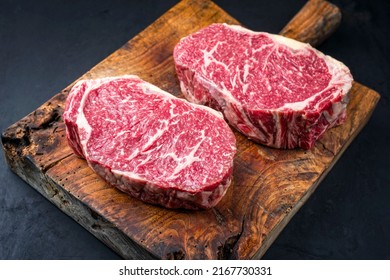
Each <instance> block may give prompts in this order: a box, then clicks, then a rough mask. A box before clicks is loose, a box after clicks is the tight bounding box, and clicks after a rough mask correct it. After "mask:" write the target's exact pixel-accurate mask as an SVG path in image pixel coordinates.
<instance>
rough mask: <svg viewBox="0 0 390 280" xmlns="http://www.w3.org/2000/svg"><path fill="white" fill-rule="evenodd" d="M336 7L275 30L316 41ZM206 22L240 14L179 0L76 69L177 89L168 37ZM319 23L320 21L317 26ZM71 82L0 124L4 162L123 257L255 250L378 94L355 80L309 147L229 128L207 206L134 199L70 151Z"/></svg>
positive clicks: (219, 255) (299, 200) (317, 178)
mask: <svg viewBox="0 0 390 280" xmlns="http://www.w3.org/2000/svg"><path fill="white" fill-rule="evenodd" d="M313 5H314V6H313ZM316 5H317V6H316ZM318 5H320V6H318ZM308 7H309V8H308ZM313 7H322V8H319V9H314V10H313ZM324 7H327V8H324ZM305 11H306V12H305ZM336 14H338V15H339V11H338V9H337V8H335V7H334V6H332V5H330V4H329V3H327V2H325V1H319V0H313V1H310V2H309V3H308V4H307V5H306V6H305V7H304V11H303V12H300V13H299V14H298V15H297V16H296V17H295V18H294V19H293V20H292V21H291V22H290V23H289V24H288V26H287V27H286V28H285V29H283V34H285V35H286V36H289V37H292V38H299V39H301V40H303V41H305V42H310V43H312V44H313V45H316V44H317V43H318V42H320V41H321V40H322V39H323V37H324V36H325V37H326V36H328V35H329V33H330V32H331V31H332V30H334V27H335V26H337V24H338V23H339V19H340V17H339V16H338V15H336ZM327 19H331V22H329V21H328V20H327ZM335 19H337V20H335ZM213 22H228V23H236V24H238V22H237V21H236V20H235V19H234V18H232V17H231V16H229V15H228V14H227V13H226V12H224V11H223V10H222V9H220V8H219V7H218V6H216V5H215V4H214V3H213V2H211V1H192V0H185V1H182V2H180V3H179V4H177V5H176V6H175V7H173V8H172V9H171V10H169V11H168V12H167V13H165V14H164V15H163V16H162V17H161V18H159V19H158V20H157V21H156V22H154V23H153V24H152V25H151V26H149V27H147V28H146V29H145V30H144V31H143V32H141V33H140V34H138V35H137V36H136V37H134V38H133V39H132V40H130V41H129V42H127V43H126V44H125V45H124V46H122V47H121V48H120V49H119V50H117V51H116V52H114V53H113V54H112V55H110V56H109V57H107V58H106V59H105V60H103V61H102V62H101V63H99V64H98V65H96V66H95V67H94V68H92V69H91V70H90V71H88V72H87V73H86V74H85V75H84V76H83V77H81V78H99V77H105V76H114V75H122V74H136V75H139V76H140V77H141V78H143V79H145V80H146V81H148V82H151V83H154V84H156V85H157V86H159V87H161V88H163V89H164V90H167V91H169V92H171V93H173V94H174V95H177V96H181V93H180V88H179V84H178V80H177V78H176V75H175V71H174V64H173V59H172V50H173V47H174V46H175V44H176V43H177V42H178V40H179V39H180V38H181V37H183V36H185V35H187V34H189V33H191V32H194V31H196V30H198V29H199V28H201V27H203V26H206V25H208V24H210V23H213ZM317 26H321V28H320V30H323V29H325V30H328V31H324V32H322V31H321V32H319V31H317V29H316V28H317ZM302 34H305V35H304V36H302ZM299 36H302V37H299ZM71 86H72V85H69V86H68V87H67V88H66V89H64V90H63V91H62V92H60V93H59V94H57V95H55V96H54V97H53V98H52V99H51V100H49V101H48V102H46V103H45V104H43V105H42V106H41V107H39V108H38V109H37V110H35V111H34V112H33V113H31V114H30V115H28V116H26V117H25V118H23V119H22V120H20V121H18V122H17V123H15V124H14V125H12V126H11V127H9V128H8V129H7V130H6V131H5V132H4V133H3V134H2V142H3V148H4V151H5V155H6V159H7V162H8V164H9V166H10V167H11V169H12V170H13V171H14V172H15V173H17V174H18V175H19V176H20V177H22V178H23V179H24V180H25V181H26V182H28V183H29V184H31V185H32V186H33V187H34V188H35V189H36V190H38V191H39V192H40V193H41V194H42V195H44V196H45V197H47V198H48V199H49V200H50V201H52V202H53V203H54V204H55V205H57V206H58V207H59V208H60V209H61V210H62V211H64V212H65V213H67V214H68V215H70V216H71V217H73V218H74V219H75V220H76V221H77V222H78V223H80V224H81V225H83V226H84V227H85V228H86V229H88V230H89V231H90V232H91V233H92V234H94V235H95V236H96V237H98V238H99V239H100V240H102V241H103V242H105V243H106V244H107V245H108V246H110V247H111V248H113V250H115V251H116V252H117V253H118V254H119V255H121V256H122V257H124V258H129V259H144V258H147V259H149V258H161V259H250V258H260V257H261V256H262V255H263V254H264V253H265V251H266V250H267V248H268V247H269V246H270V245H271V244H272V242H273V240H275V238H276V237H277V236H278V234H279V233H280V231H281V230H282V229H283V228H284V226H285V225H286V224H287V223H288V221H289V220H290V219H291V218H292V216H293V215H294V214H295V213H296V212H297V211H298V209H299V208H300V207H301V206H302V205H303V204H304V203H305V201H306V200H307V199H308V198H309V197H310V195H311V194H312V193H313V192H314V190H315V189H316V187H317V186H318V184H319V183H320V182H321V180H322V179H323V178H324V177H325V175H326V174H327V173H328V172H329V170H330V169H331V168H332V166H333V165H334V164H335V162H336V161H337V159H338V158H339V157H340V156H341V154H342V153H343V151H344V150H345V149H346V148H347V147H348V145H349V143H350V142H351V141H352V140H353V139H354V138H355V137H356V135H357V134H358V133H359V131H360V130H361V129H362V128H363V127H364V125H365V123H366V122H367V121H368V120H369V118H370V116H371V114H372V112H373V110H374V108H375V105H376V103H377V102H378V100H379V95H378V94H377V93H376V92H375V91H373V90H371V89H369V88H367V87H365V86H362V85H360V84H359V83H354V84H353V87H352V90H351V93H350V100H351V101H350V103H349V105H348V108H347V112H348V118H347V122H346V123H345V124H343V125H342V126H339V127H336V128H333V129H331V130H329V131H328V132H327V133H326V134H325V136H324V137H323V138H322V139H321V140H320V141H318V142H317V143H316V145H315V147H314V148H313V149H311V150H308V151H304V150H278V149H272V148H267V147H264V146H261V145H257V144H254V143H253V142H251V141H249V140H247V139H246V138H245V137H244V136H242V135H241V134H239V133H235V135H236V137H237V143H238V152H237V155H236V158H235V162H234V164H235V165H234V179H233V183H232V185H231V187H230V188H229V190H228V192H227V193H226V196H225V197H224V198H223V199H222V201H221V202H220V203H219V204H218V205H217V206H216V207H215V208H213V209H210V210H205V211H186V210H167V209H164V208H162V207H158V206H152V205H148V204H144V203H142V202H140V201H138V200H136V199H132V198H131V197H129V196H127V195H126V194H124V193H121V192H120V191H118V190H116V189H114V188H111V187H109V186H108V185H107V184H106V183H105V182H103V181H102V180H101V179H100V177H98V176H97V175H96V174H95V173H94V172H93V171H92V170H91V169H90V168H89V167H88V166H87V164H86V162H85V161H84V160H83V159H80V158H78V157H76V156H75V155H74V154H73V153H72V151H71V149H70V147H69V146H68V144H67V141H66V137H65V127H64V123H63V121H62V119H61V115H62V113H63V109H64V103H65V100H66V97H67V94H68V91H69V89H70V87H71Z"/></svg>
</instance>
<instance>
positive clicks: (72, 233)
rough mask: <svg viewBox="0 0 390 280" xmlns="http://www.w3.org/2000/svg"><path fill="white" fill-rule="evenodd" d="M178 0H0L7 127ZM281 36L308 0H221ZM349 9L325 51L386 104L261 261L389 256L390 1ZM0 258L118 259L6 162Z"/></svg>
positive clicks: (1, 115)
mask: <svg viewBox="0 0 390 280" xmlns="http://www.w3.org/2000/svg"><path fill="white" fill-rule="evenodd" d="M176 2H177V1H151V0H144V1H125V0H113V1H100V0H98V1H91V0H86V1H64V0H55V1H44V0H39V1H26V0H19V1H12V0H0V130H1V131H3V130H4V129H6V128H7V127H8V126H9V125H11V124H12V123H14V122H16V121H18V120H19V119H21V118H22V117H24V116H25V115H27V114H28V113H30V112H31V111H33V110H35V109H36V108H37V107H38V106H39V105H41V104H42V103H43V102H45V101H46V100H48V99H49V98H50V97H52V96H53V95H54V94H55V93H57V92H59V91H60V90H62V89H63V88H64V87H66V86H67V85H69V84H70V83H71V82H73V81H74V80H75V79H76V78H78V77H79V76H81V75H82V74H83V73H85V72H86V71H87V70H89V69H90V68H91V67H92V66H94V65H95V64H97V63H98V62H99V61H101V60H102V59H103V58H105V57H106V56H107V55H109V54H110V53H112V52H113V51H115V50H116V49H118V48H119V47H120V46H122V45H123V44H124V43H125V42H126V41H128V40H129V39H131V38H132V37H133V36H134V35H136V34H137V33H138V32H140V31H141V30H142V29H144V28H145V27H146V26H148V25H149V24H151V23H152V22H153V21H154V20H155V19H157V18H158V17H159V16H160V15H161V14H163V13H164V12H165V11H166V10H168V9H169V8H170V7H171V6H173V5H174V4H175V3H176ZM215 2H216V3H217V4H218V5H219V6H221V7H222V8H224V9H225V10H226V11H228V12H229V13H230V14H231V15H232V16H234V17H235V18H237V19H238V20H239V21H240V22H242V23H243V24H244V25H246V26H247V27H249V28H251V29H254V30H262V31H268V32H274V33H277V32H278V31H279V30H280V29H281V28H282V27H283V26H284V25H285V24H286V23H287V22H288V21H289V20H290V18H291V17H292V16H293V15H294V14H295V13H296V12H297V11H298V10H299V9H300V7H302V6H303V4H304V3H305V1H303V0H299V1H290V0H277V1H249V0H245V1H234V0H229V1H226V0H224V1H222V0H218V1H217V0H216V1H215ZM332 2H333V3H335V4H336V5H338V6H339V7H340V8H341V9H342V11H343V14H344V17H343V22H342V24H341V26H340V28H339V30H338V31H337V32H336V33H335V34H334V35H333V36H332V37H331V38H330V39H328V40H327V41H326V42H325V43H324V44H323V45H321V46H320V47H319V49H320V50H322V51H323V52H325V53H327V54H329V55H331V56H334V57H335V58H337V59H339V60H341V61H343V62H344V63H345V64H346V65H348V66H349V67H350V69H351V71H352V73H353V75H354V78H355V80H356V81H358V82H360V83H362V84H364V85H366V86H368V87H370V88H372V89H374V90H376V91H378V92H379V93H380V94H381V97H382V98H381V100H380V102H379V104H378V106H377V109H376V110H375V112H374V115H373V117H372V119H371V120H370V122H369V123H368V125H367V126H366V127H365V128H364V130H363V131H362V133H361V134H360V135H359V136H358V137H357V138H356V140H355V141H354V142H353V143H352V144H351V146H350V147H349V148H348V149H347V151H346V152H345V153H344V155H343V156H342V157H341V159H340V160H339V162H338V163H337V164H336V165H335V167H334V168H333V170H332V171H331V172H330V173H329V174H328V176H327V177H326V179H325V180H324V181H323V182H322V183H321V184H320V186H319V187H318V189H317V190H316V192H315V193H314V194H313V196H312V197H311V198H310V199H309V201H308V202H307V203H306V204H305V205H304V206H303V207H302V209H301V210H300V211H299V212H298V213H297V214H296V215H295V217H294V218H293V219H292V220H291V222H290V223H289V224H288V225H287V227H286V228H285V230H284V231H283V232H282V233H281V235H280V236H279V238H278V239H277V240H276V241H275V242H274V244H273V245H272V246H271V248H270V249H269V250H268V252H267V253H266V255H265V256H264V258H265V259H390V235H389V233H390V210H389V209H390V207H389V205H390V204H389V200H390V160H389V159H390V149H389V143H390V124H389V123H390V108H389V107H390V106H389V97H390V89H389V84H390V83H389V77H390V53H389V50H390V39H389V38H390V37H389V36H388V34H387V33H388V28H389V26H390V19H389V18H390V17H389V15H390V1H385V0H384V1H380V0H371V1H365V0H333V1H332ZM0 229H1V230H0V259H118V258H119V256H118V255H116V254H115V253H114V252H113V251H112V250H111V249H109V248H108V247H106V246H105V245H104V244H103V243H101V242H100V241H99V240H97V239H96V238H95V237H94V236H93V235H92V234H90V233H88V232H87V231H86V230H84V229H83V228H82V227H81V226H80V225H78V224H77V223H76V222H75V221H73V220H72V219H71V218H69V217H68V216H66V215H65V214H63V213H62V212H61V211H60V210H59V209H57V208H56V207H55V206H54V205H52V204H51V203H50V202H49V201H48V200H46V199H45V198H43V197H42V196H41V195H40V194H39V193H37V192H36V191H35V190H33V189H32V188H31V187H30V186H28V185H27V184H26V183H24V182H23V181H22V180H21V179H20V178H19V177H18V176H16V175H14V174H13V173H12V172H11V171H10V170H9V169H8V167H7V165H6V162H5V160H4V157H3V156H1V158H0Z"/></svg>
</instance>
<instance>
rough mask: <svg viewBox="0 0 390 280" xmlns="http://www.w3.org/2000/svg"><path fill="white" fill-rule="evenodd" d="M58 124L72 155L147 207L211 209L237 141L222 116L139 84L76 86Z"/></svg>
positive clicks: (118, 80)
mask: <svg viewBox="0 0 390 280" xmlns="http://www.w3.org/2000/svg"><path fill="white" fill-rule="evenodd" d="M63 118H64V121H65V124H66V129H67V137H68V141H69V144H70V146H71V147H72V148H73V149H74V151H75V153H76V154H78V155H79V156H81V157H84V158H85V159H86V160H87V162H88V164H89V166H90V167H91V168H92V169H93V170H95V171H96V173H98V174H99V175H100V176H101V177H102V178H104V179H105V180H106V181H107V182H108V183H109V184H110V185H112V186H115V187H117V188H118V189H120V190H122V191H124V192H126V193H129V194H130V195H132V196H133V197H136V198H138V199H141V200H143V201H145V202H148V203H152V204H159V205H162V206H164V207H167V208H188V209H198V208H210V207H213V206H215V205H216V204H217V203H218V202H219V201H220V200H221V198H222V197H223V195H224V194H225V192H226V190H227V188H228V186H229V184H230V182H231V179H232V170H233V157H234V155H235V152H236V139H235V137H234V134H233V132H232V131H231V129H230V127H229V126H228V125H227V123H226V122H225V120H224V119H223V116H222V114H221V113H220V112H217V111H215V110H213V109H210V108H208V107H206V106H200V105H196V104H193V103H190V102H188V101H186V100H184V99H180V98H177V97H174V96H173V95H171V94H169V93H167V92H165V91H163V90H161V89H159V88H157V87H156V86H153V85H151V84H149V83H147V82H145V81H143V80H141V79H140V78H138V77H137V76H130V75H128V76H121V77H111V78H103V79H98V80H82V81H79V82H78V83H77V84H75V85H74V87H73V88H72V90H71V92H70V94H69V96H68V99H67V103H66V107H65V112H64V115H63Z"/></svg>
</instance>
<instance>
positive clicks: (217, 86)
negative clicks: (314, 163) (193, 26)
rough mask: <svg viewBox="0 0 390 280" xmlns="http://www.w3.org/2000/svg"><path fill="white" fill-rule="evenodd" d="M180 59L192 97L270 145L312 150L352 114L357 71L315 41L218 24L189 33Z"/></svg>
mask: <svg viewBox="0 0 390 280" xmlns="http://www.w3.org/2000/svg"><path fill="white" fill-rule="evenodd" d="M173 56H174V60H175V65H176V72H177V76H178V78H179V80H180V86H181V89H182V91H183V94H184V95H185V97H186V98H187V99H188V100H189V101H191V102H195V103H198V104H204V105H207V106H210V107H212V108H214V109H217V110H219V111H221V112H223V114H224V116H225V118H226V119H227V120H228V122H229V123H230V124H231V125H232V126H234V127H235V128H236V129H237V130H239V131H240V132H242V133H243V134H244V135H246V136H247V137H249V138H250V139H253V140H254V141H256V142H259V143H262V144H264V145H267V146H270V147H275V148H295V147H301V148H305V149H309V148H311V147H313V145H314V143H315V141H316V140H317V139H318V138H319V137H321V135H322V134H323V133H324V132H325V131H326V129H328V128H330V127H333V126H335V125H338V124H341V123H342V122H343V121H344V120H345V118H346V104H347V102H348V92H349V90H350V88H351V83H352V76H351V74H350V71H349V69H348V68H347V67H346V66H345V65H344V64H342V63H341V62H339V61H337V60H335V59H333V58H331V57H329V56H325V55H324V54H323V53H321V52H319V51H317V50H316V49H314V48H312V47H311V46H310V45H309V44H304V43H300V42H298V41H295V40H292V39H288V38H285V37H282V36H280V35H273V34H268V33H264V32H254V31H251V30H248V29H245V28H243V27H241V26H236V25H227V24H212V25H210V26H208V27H206V28H204V29H201V30H200V31H198V32H196V33H194V34H191V35H189V36H187V37H185V38H182V39H181V41H180V42H179V43H178V44H177V45H176V47H175V49H174V55H173Z"/></svg>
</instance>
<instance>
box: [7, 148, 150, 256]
mask: <svg viewBox="0 0 390 280" xmlns="http://www.w3.org/2000/svg"><path fill="white" fill-rule="evenodd" d="M6 155H7V153H6ZM6 160H7V161H8V163H9V165H10V168H11V170H12V171H13V172H14V173H16V174H17V175H19V176H20V177H21V178H22V179H23V180H24V181H25V182H26V183H28V184H29V185H31V186H32V187H33V188H34V189H35V190H36V191H38V192H39V193H40V194H41V195H42V196H44V197H46V198H47V199H48V200H49V201H50V202H51V203H53V204H54V205H55V206H57V207H58V208H59V209H60V210H61V211H62V212H64V213H65V214H67V215H68V216H69V217H71V218H73V219H74V220H75V221H76V222H77V223H79V224H80V225H82V226H83V227H84V228H85V229H86V230H88V231H89V232H90V233H92V234H93V235H94V236H95V237H96V238H98V239H99V240H100V241H102V242H103V243H104V244H106V245H107V246H108V247H110V248H111V249H113V250H114V251H115V252H116V253H118V254H119V255H120V256H122V257H123V258H126V259H157V257H156V256H154V255H153V254H151V253H149V252H148V251H147V250H145V249H144V248H142V247H141V246H139V245H138V244H137V243H136V242H134V241H133V240H132V239H131V238H130V237H128V236H127V235H125V234H124V233H123V232H122V231H120V230H118V229H117V228H116V226H115V225H114V224H112V223H111V222H109V221H107V220H106V219H105V218H104V217H103V216H101V215H100V214H99V213H96V212H95V211H93V210H92V209H91V208H90V207H88V206H86V205H85V204H84V203H82V202H81V201H80V200H78V199H77V198H76V197H74V196H73V195H72V194H70V193H69V192H67V191H66V190H64V189H63V188H62V187H61V186H60V185H59V184H57V183H56V182H55V181H53V180H52V179H51V178H50V177H49V176H46V174H44V173H42V172H41V171H40V170H39V168H38V167H37V166H36V165H35V164H34V162H33V161H31V160H30V158H29V156H25V157H23V158H22V159H21V160H20V161H12V159H11V158H9V157H8V155H7V156H6ZM11 161H12V162H11ZM124 249H126V250H124Z"/></svg>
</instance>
